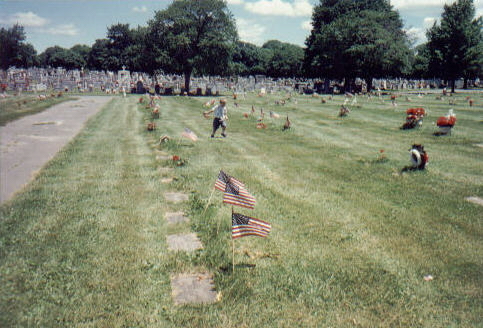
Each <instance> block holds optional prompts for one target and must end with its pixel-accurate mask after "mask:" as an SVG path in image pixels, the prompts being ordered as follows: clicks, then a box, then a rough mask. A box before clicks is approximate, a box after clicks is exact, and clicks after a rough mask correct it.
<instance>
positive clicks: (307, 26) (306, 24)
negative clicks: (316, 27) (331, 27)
mask: <svg viewBox="0 0 483 328" xmlns="http://www.w3.org/2000/svg"><path fill="white" fill-rule="evenodd" d="M300 26H301V27H302V29H304V30H307V31H312V27H313V26H312V21H311V20H306V21H303V22H302V24H300Z"/></svg>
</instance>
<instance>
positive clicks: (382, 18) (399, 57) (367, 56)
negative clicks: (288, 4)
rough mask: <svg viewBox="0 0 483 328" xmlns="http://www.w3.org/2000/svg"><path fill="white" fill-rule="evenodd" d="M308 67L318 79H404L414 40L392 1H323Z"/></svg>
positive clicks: (309, 48)
mask: <svg viewBox="0 0 483 328" xmlns="http://www.w3.org/2000/svg"><path fill="white" fill-rule="evenodd" d="M312 26H313V29H312V31H311V34H310V36H309V37H308V38H307V40H306V42H305V44H306V45H307V49H306V52H305V59H304V66H305V69H306V72H307V73H308V74H309V75H311V76H313V77H326V78H329V79H344V80H345V86H346V87H348V88H349V90H350V86H351V84H352V83H351V82H352V81H353V80H354V78H355V77H361V78H364V79H365V81H366V83H367V88H368V91H369V90H370V89H371V88H372V79H373V78H376V77H386V76H398V75H401V74H403V73H405V72H406V70H407V68H408V66H409V59H410V55H411V53H410V50H409V40H408V37H407V36H406V34H405V33H404V31H403V30H402V28H403V23H402V20H401V18H400V17H399V13H398V12H397V11H394V10H392V7H391V5H390V4H389V1H387V0H360V1H353V0H338V1H336V0H320V4H319V5H318V6H316V7H315V8H314V12H313V14H312Z"/></svg>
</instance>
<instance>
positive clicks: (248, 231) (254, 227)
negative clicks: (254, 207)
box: [231, 213, 272, 239]
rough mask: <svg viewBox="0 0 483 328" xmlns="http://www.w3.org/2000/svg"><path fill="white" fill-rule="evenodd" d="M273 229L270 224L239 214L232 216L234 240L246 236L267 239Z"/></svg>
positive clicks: (232, 235)
mask: <svg viewBox="0 0 483 328" xmlns="http://www.w3.org/2000/svg"><path fill="white" fill-rule="evenodd" d="M271 229H272V226H271V225H270V223H268V222H265V221H262V220H259V219H255V218H252V217H249V216H245V215H243V214H239V213H233V214H232V215H231V237H232V239H236V238H241V237H246V236H258V237H267V236H268V234H269V233H270V230H271Z"/></svg>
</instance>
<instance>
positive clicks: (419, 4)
mask: <svg viewBox="0 0 483 328" xmlns="http://www.w3.org/2000/svg"><path fill="white" fill-rule="evenodd" d="M454 1H455V0H391V5H393V6H394V7H395V8H396V9H408V8H412V9H414V8H424V7H426V8H427V7H440V8H441V9H443V6H444V5H445V4H451V3H453V2H454Z"/></svg>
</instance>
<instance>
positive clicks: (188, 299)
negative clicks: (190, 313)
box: [171, 273, 218, 305]
mask: <svg viewBox="0 0 483 328" xmlns="http://www.w3.org/2000/svg"><path fill="white" fill-rule="evenodd" d="M171 288H172V295H173V300H174V304H175V305H182V304H200V303H214V302H216V300H217V298H218V294H217V292H216V290H215V285H214V282H213V278H212V277H211V275H209V274H207V273H193V274H187V273H182V274H179V275H176V276H173V277H171Z"/></svg>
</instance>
